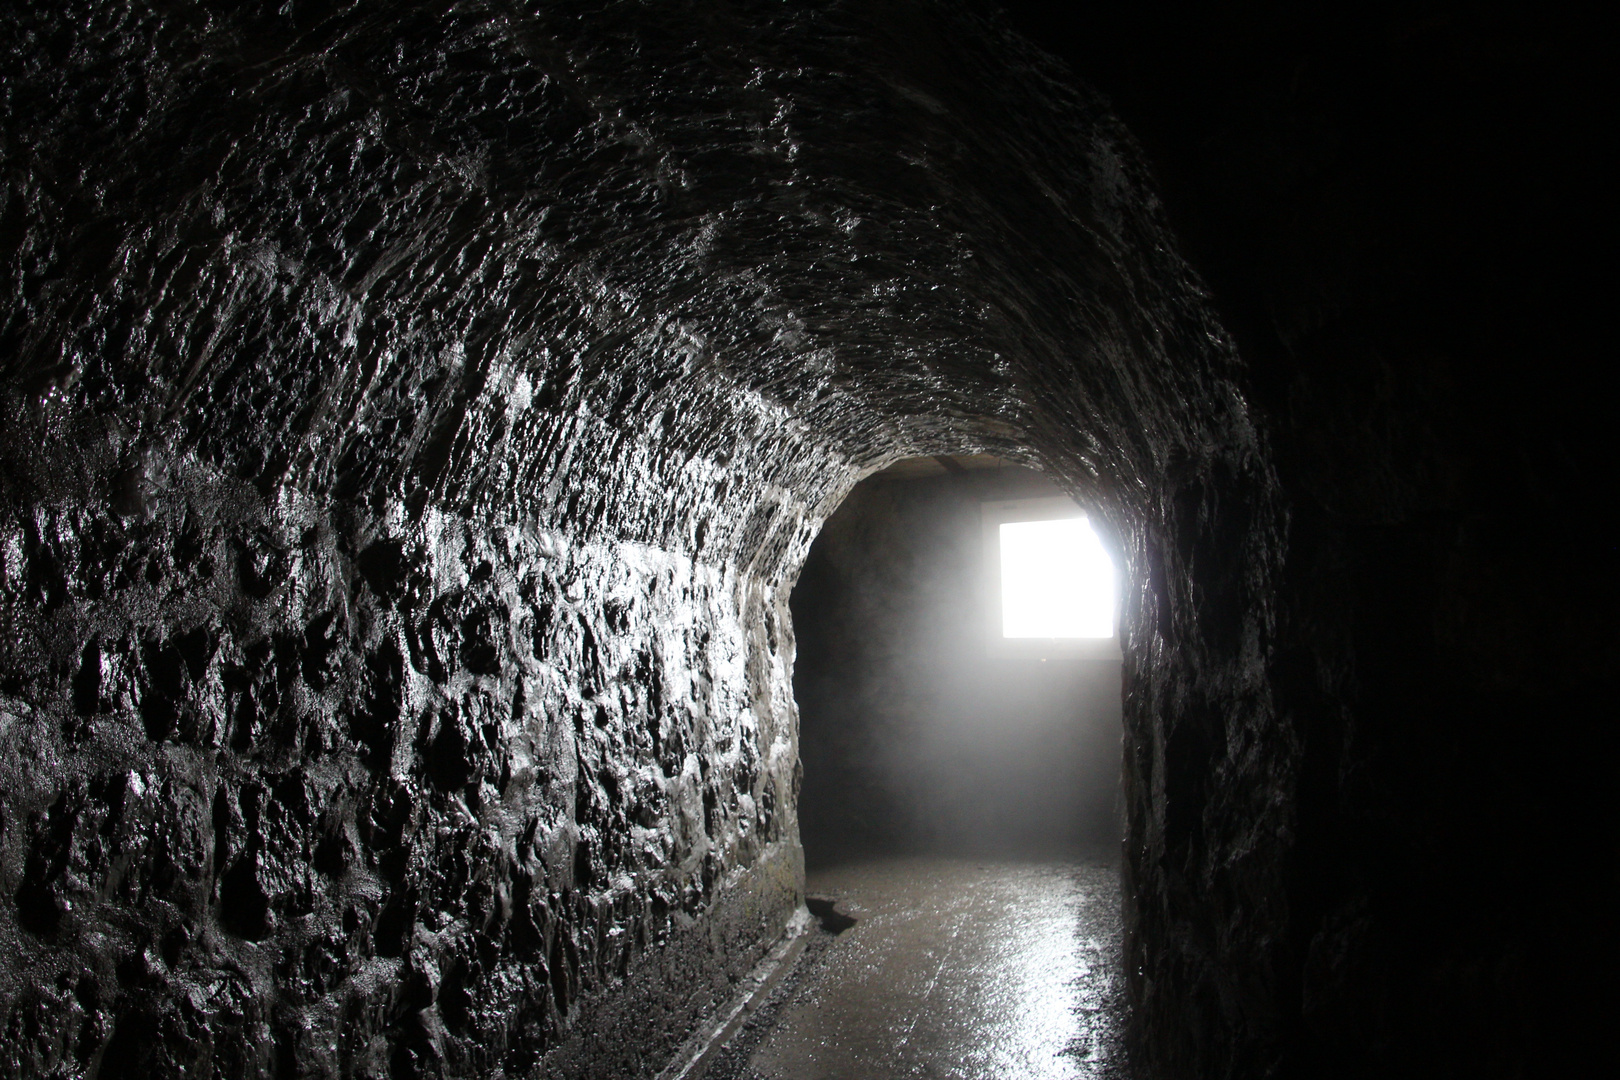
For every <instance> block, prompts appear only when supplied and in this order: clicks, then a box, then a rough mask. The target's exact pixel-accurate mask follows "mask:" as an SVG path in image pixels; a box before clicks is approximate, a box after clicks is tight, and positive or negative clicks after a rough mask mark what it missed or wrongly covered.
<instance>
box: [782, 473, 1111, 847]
mask: <svg viewBox="0 0 1620 1080" xmlns="http://www.w3.org/2000/svg"><path fill="white" fill-rule="evenodd" d="M946 460H947V461H950V462H951V463H952V464H953V465H955V471H950V470H948V469H947V468H946V467H945V466H942V465H939V464H937V463H934V462H933V459H921V460H920V461H908V462H903V463H901V465H900V466H898V467H895V468H891V469H889V470H887V471H885V472H882V473H879V474H877V475H875V476H873V477H870V478H869V479H867V480H866V481H864V482H863V483H862V484H860V485H859V486H858V487H856V488H855V489H854V491H853V492H852V493H851V494H850V496H849V497H848V499H846V500H845V502H844V503H843V504H842V505H841V506H840V507H839V509H838V510H837V512H836V513H834V514H833V515H832V517H831V518H830V519H829V520H828V522H827V524H826V527H825V528H824V529H823V531H822V533H821V535H820V537H819V538H818V539H817V541H816V542H815V544H814V545H813V546H812V547H811V551H810V555H809V558H808V560H807V561H806V564H805V567H804V570H803V572H802V573H801V574H800V577H799V581H798V584H797V586H796V588H795V590H794V592H793V596H792V610H793V615H794V627H795V633H796V635H797V638H798V656H797V659H796V663H795V670H794V689H795V694H796V696H797V698H798V702H799V707H800V753H801V756H802V761H803V767H804V779H803V788H802V791H801V795H800V801H799V809H800V823H801V825H800V827H801V834H802V837H803V842H804V846H805V853H806V859H807V860H808V863H809V864H810V865H811V866H815V865H818V864H823V865H824V864H827V863H829V862H836V861H839V860H841V859H844V858H848V857H852V856H855V855H858V854H872V853H879V852H882V853H917V852H932V853H956V854H975V855H1012V854H1027V853H1046V854H1050V853H1056V852H1077V851H1086V852H1091V853H1104V854H1106V855H1107V856H1108V857H1110V858H1112V857H1115V856H1117V849H1118V843H1119V826H1118V823H1117V822H1118V817H1117V815H1118V790H1119V770H1120V750H1119V747H1120V675H1119V660H1118V651H1117V646H1115V645H1114V643H1113V641H1112V633H1113V628H1112V620H1113V582H1112V579H1111V577H1110V578H1109V579H1108V580H1107V582H1106V587H1104V585H1103V584H1101V583H1099V582H1098V581H1096V580H1093V579H1090V578H1085V579H1082V577H1080V576H1079V575H1078V574H1077V571H1079V570H1081V569H1084V570H1088V571H1094V570H1096V569H1098V567H1097V566H1096V565H1094V564H1097V563H1100V564H1101V566H1102V567H1103V568H1106V569H1109V570H1110V571H1111V567H1110V565H1109V564H1108V562H1107V555H1106V553H1105V552H1104V551H1103V549H1102V545H1101V543H1100V542H1099V541H1098V540H1097V538H1096V533H1095V532H1094V531H1093V530H1092V527H1091V525H1090V524H1089V522H1087V521H1086V519H1085V518H1083V517H1081V516H1079V515H1080V510H1079V509H1078V508H1077V507H1075V506H1074V505H1073V504H1072V503H1070V502H1069V501H1068V500H1067V499H1065V498H1063V497H1061V495H1060V494H1059V493H1058V491H1057V489H1056V487H1055V486H1054V485H1052V483H1051V482H1050V481H1049V480H1047V479H1046V478H1045V477H1044V476H1042V475H1041V474H1039V473H1037V472H1034V471H1032V470H1028V469H1023V468H1019V467H1012V466H1007V465H1005V464H1004V463H1002V462H1000V461H997V460H996V459H994V458H969V459H965V460H966V461H968V462H970V463H971V465H969V466H963V465H961V464H959V463H957V459H946ZM929 464H932V465H933V472H932V474H930V472H929V471H926V470H927V467H928V465H929ZM973 466H977V467H973ZM1020 506H1031V507H1034V510H1033V511H1032V512H1030V513H1032V515H1033V516H1034V517H1035V518H1037V519H1044V520H1036V521H1034V522H1018V521H1016V518H1018V517H1019V516H1020V514H1019V511H1018V508H1019V507H1020ZM1061 507H1067V511H1066V512H1065V513H1066V516H1064V517H1056V516H1054V515H1055V514H1056V513H1057V512H1058V511H1059V509H1060V508H1061ZM1023 516H1030V514H1029V513H1026V514H1025V515H1023ZM1009 521H1010V522H1011V523H1012V530H1011V531H1012V532H1013V535H1014V538H1015V539H1014V541H1013V543H1014V544H1016V543H1018V540H1020V539H1022V538H1023V535H1022V534H1027V533H1030V532H1032V531H1034V530H1038V529H1040V528H1043V527H1044V528H1050V527H1053V526H1056V527H1058V528H1059V529H1067V530H1071V531H1073V530H1076V529H1078V530H1083V533H1084V535H1083V536H1080V537H1067V538H1064V537H1059V538H1058V539H1059V540H1060V541H1061V540H1064V539H1068V540H1075V541H1076V543H1077V544H1078V545H1079V546H1078V548H1077V550H1078V551H1079V556H1083V558H1080V557H1079V556H1076V557H1074V558H1070V557H1069V556H1071V555H1074V554H1075V553H1074V552H1071V551H1068V550H1067V549H1066V548H1065V547H1064V545H1063V544H1062V543H1060V544H1059V550H1054V551H1050V552H1045V554H1048V555H1052V554H1055V555H1057V556H1059V558H1058V559H1057V562H1056V564H1055V569H1054V568H1052V567H1047V568H1045V570H1046V571H1047V573H1049V574H1050V573H1056V574H1057V575H1058V576H1057V578H1051V577H1046V578H1042V577H1041V576H1040V572H1041V570H1042V567H1041V565H1040V561H1039V560H1038V559H1036V558H1035V557H1034V556H1036V555H1039V554H1042V552H1036V551H1026V550H1024V547H1027V546H1028V545H1022V546H1019V547H1016V548H1014V549H1013V550H1012V551H1011V552H1008V550H1007V547H1006V546H1004V545H1007V543H1008V542H1007V540H1006V533H1007V531H1008V529H1007V525H1008V523H1009ZM1038 540H1039V538H1038ZM998 541H999V544H998ZM1080 541H1084V542H1083V543H1080ZM1037 546H1047V547H1050V546H1051V544H1050V541H1049V540H1039V543H1038V545H1037ZM1007 554H1011V555H1013V556H1014V557H1013V558H1012V560H1011V561H1010V562H1009V561H1008V560H1007V558H1006V557H1005V556H1006V555H1007ZM1030 574H1035V578H1034V579H1032V580H1027V581H1026V580H1024V578H1025V577H1027V576H1029V575H1030ZM1066 577H1067V578H1073V580H1069V581H1067V582H1065V581H1064V580H1061V579H1063V578H1066ZM1009 589H1011V590H1013V591H1011V592H1009V591H1008V590H1009ZM1098 592H1106V593H1107V595H1106V597H1102V598H1101V599H1102V600H1103V601H1104V604H1105V606H1104V607H1103V608H1102V611H1101V614H1099V613H1098V611H1097V610H1093V609H1088V608H1084V607H1081V608H1078V609H1077V608H1075V607H1074V604H1078V603H1082V602H1084V601H1086V600H1088V599H1089V600H1091V601H1093V602H1094V606H1095V602H1096V601H1097V600H1099V597H1098V596H1096V595H1090V596H1088V595H1087V594H1088V593H1092V594H1095V593H1098ZM1009 596H1011V597H1013V598H1014V600H1016V601H1017V602H1018V603H1020V604H1022V605H1023V606H1022V607H1020V608H1017V609H1013V610H1012V615H1013V616H1015V617H1017V618H1018V619H1019V620H1021V621H1017V622H1013V623H1009V622H1007V621H1006V619H1007V617H1008V609H1006V603H1007V598H1008V597H1009ZM1054 598H1057V599H1062V600H1064V601H1065V604H1061V605H1059V606H1058V607H1057V608H1055V609H1052V610H1050V611H1045V612H1043V611H1039V610H1036V609H1035V608H1034V607H1032V606H1031V604H1032V602H1033V600H1035V599H1039V600H1044V601H1050V600H1052V599H1054ZM1043 618H1044V619H1045V620H1046V621H1044V622H1040V623H1039V625H1037V624H1036V622H1037V621H1039V620H1040V619H1043ZM1032 620H1035V621H1032ZM1071 623H1072V624H1073V625H1072V626H1071V625H1069V624H1071ZM1103 644H1106V646H1107V648H1106V649H1101V648H1097V646H1099V645H1103ZM1087 646H1090V648H1089V649H1087V648H1086V647H1087Z"/></svg>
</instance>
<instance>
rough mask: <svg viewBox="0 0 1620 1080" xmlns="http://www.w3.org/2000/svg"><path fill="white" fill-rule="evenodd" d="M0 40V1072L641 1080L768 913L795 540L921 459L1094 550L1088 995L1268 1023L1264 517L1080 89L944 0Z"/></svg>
mask: <svg viewBox="0 0 1620 1080" xmlns="http://www.w3.org/2000/svg"><path fill="white" fill-rule="evenodd" d="M0 41H3V42H4V43H5V44H4V46H3V48H4V56H3V59H0V81H3V84H4V86H5V94H4V97H3V98H0V155H3V156H4V158H5V160H6V162H7V169H6V172H5V175H4V186H3V189H0V267H3V272H4V276H5V289H6V304H5V307H4V310H3V312H0V379H3V390H4V397H3V402H0V410H3V411H0V475H3V481H0V739H3V747H4V754H3V758H0V1022H3V1024H4V1027H3V1029H0V1030H3V1038H0V1072H3V1073H4V1074H6V1075H20V1076H42V1075H93V1074H94V1075H101V1076H162V1075H189V1076H204V1075H219V1076H233V1077H234V1076H260V1075H262V1076H271V1075H275V1076H284V1075H318V1076H385V1075H391V1076H412V1075H424V1076H447V1077H493V1076H501V1075H505V1076H531V1075H539V1074H541V1073H544V1074H545V1075H560V1076H573V1075H581V1076H612V1077H619V1076H634V1075H650V1074H651V1073H653V1072H656V1070H657V1069H658V1068H660V1067H661V1066H662V1065H663V1063H664V1061H665V1060H666V1055H667V1054H668V1052H669V1051H670V1050H671V1049H672V1048H673V1047H674V1046H675V1045H676V1043H677V1042H678V1041H679V1039H680V1038H681V1037H682V1035H684V1033H685V1032H686V1030H687V1029H688V1028H689V1026H690V1024H691V1022H692V1020H693V1018H694V1017H695V1016H696V1015H697V1014H698V1013H699V1012H700V1011H701V1010H702V1009H703V1008H704V1007H705V1006H706V1005H707V1004H708V1003H709V1002H710V1001H711V1000H713V999H714V998H715V997H716V996H718V995H723V994H724V993H725V992H726V988H727V986H728V985H729V980H731V979H733V978H735V977H736V976H737V975H738V974H739V973H740V972H743V971H745V970H746V969H747V968H748V967H749V966H750V965H751V963H752V962H753V961H754V959H755V958H756V957H758V956H759V955H760V954H761V953H762V951H763V950H764V949H765V948H767V947H768V946H769V944H770V943H771V941H772V940H773V938H774V936H775V934H776V932H777V930H778V928H779V927H780V926H781V925H782V923H783V921H784V920H785V919H786V918H787V916H788V914H789V912H790V911H791V910H792V909H793V908H794V907H795V906H796V904H797V902H798V897H799V891H800V889H801V887H802V886H801V881H802V871H801V869H800V861H799V857H798V848H797V827H796V823H795V821H794V816H793V815H794V809H793V808H794V799H795V795H796V792H795V780H794V775H795V774H794V770H795V765H796V760H797V752H796V747H795V725H796V719H795V715H794V707H793V704H792V698H791V664H792V649H793V641H792V632H791V627H790V625H789V620H788V617H787V605H786V596H787V592H786V590H787V589H788V588H790V587H791V584H792V581H793V578H794V576H795V574H796V573H797V567H798V565H799V564H800V562H801V561H802V559H803V557H804V553H805V551H806V549H807V546H808V544H809V541H810V539H811V538H812V537H813V535H814V534H815V531H816V529H817V528H818V527H819V524H820V522H821V520H822V519H823V518H824V517H825V516H826V515H827V514H828V513H829V512H830V511H831V509H832V508H833V507H834V506H836V504H837V502H838V500H839V499H840V498H841V497H842V495H843V493H844V492H846V491H847V490H848V489H849V487H850V486H851V485H852V484H853V483H854V482H855V481H856V480H857V479H858V478H859V477H860V476H861V475H864V474H865V473H867V472H869V471H870V470H872V469H874V468H877V467H879V466H881V465H882V464H884V463H886V462H888V461H890V460H893V459H895V458H897V457H900V456H904V455H908V454H919V453H956V452H969V451H984V452H992V453H997V454H1000V455H1002V456H1005V457H1010V458H1013V459H1016V460H1020V461H1024V462H1028V463H1031V464H1037V465H1040V466H1042V467H1043V468H1045V469H1046V470H1047V471H1048V472H1050V473H1051V474H1052V475H1054V476H1055V477H1057V478H1059V480H1060V482H1061V483H1062V484H1063V485H1064V486H1065V487H1066V488H1068V489H1069V490H1070V491H1072V492H1074V493H1075V494H1077V495H1079V496H1082V497H1085V498H1087V499H1089V500H1091V501H1092V502H1093V503H1094V504H1096V505H1098V506H1099V508H1100V515H1101V519H1103V520H1105V521H1106V522H1107V523H1108V526H1109V527H1110V528H1111V529H1112V533H1113V540H1114V542H1115V543H1116V544H1117V546H1118V549H1119V550H1120V552H1121V553H1122V555H1123V557H1124V559H1125V561H1126V563H1127V565H1128V568H1129V578H1130V580H1131V581H1132V582H1133V589H1132V592H1131V594H1130V595H1129V597H1128V598H1127V601H1126V602H1127V621H1128V623H1129V626H1130V627H1131V630H1130V634H1129V637H1128V640H1127V642H1126V646H1127V657H1128V659H1127V662H1126V677H1127V682H1128V692H1127V699H1126V724H1127V728H1128V746H1127V758H1128V764H1127V783H1128V797H1129V802H1130V812H1131V822H1132V824H1131V839H1130V841H1129V850H1128V852H1127V861H1128V874H1129V877H1128V883H1129V886H1130V889H1131V890H1132V891H1133V895H1134V897H1135V902H1134V907H1133V909H1132V910H1131V911H1129V912H1128V913H1127V923H1128V930H1129V933H1130V935H1131V939H1130V945H1129V950H1130V953H1129V955H1130V966H1129V974H1130V979H1131V989H1132V993H1133V995H1134V1000H1135V1003H1136V1008H1137V1011H1136V1014H1135V1021H1134V1023H1135V1024H1136V1028H1135V1031H1136V1036H1135V1037H1136V1038H1137V1041H1138V1043H1139V1044H1140V1045H1142V1046H1144V1047H1149V1048H1161V1047H1162V1048H1163V1049H1162V1051H1161V1050H1160V1049H1154V1050H1153V1052H1154V1053H1162V1054H1163V1060H1164V1062H1166V1063H1167V1064H1166V1066H1165V1067H1166V1068H1174V1069H1178V1070H1182V1071H1184V1072H1185V1074H1186V1075H1194V1074H1195V1073H1196V1074H1199V1075H1211V1076H1212V1075H1218V1074H1220V1072H1221V1071H1222V1070H1225V1069H1230V1068H1232V1067H1235V1066H1234V1064H1233V1063H1234V1062H1236V1063H1239V1064H1242V1063H1244V1062H1251V1061H1263V1060H1265V1059H1266V1055H1267V1054H1268V1053H1269V1050H1268V1048H1269V1047H1270V1046H1271V1045H1272V1044H1273V1041H1274V1039H1275V1037H1276V1031H1275V1026H1274V1025H1272V1026H1268V1022H1267V1020H1266V1015H1267V1014H1266V1011H1265V1005H1264V1003H1265V1001H1266V1000H1267V997H1268V995H1270V994H1272V993H1274V992H1279V991H1278V985H1279V979H1280V978H1281V977H1280V976H1279V975H1278V974H1277V971H1278V964H1277V962H1276V957H1275V955H1274V954H1275V951H1276V949H1277V948H1278V945H1277V943H1278V942H1279V941H1280V940H1281V939H1282V938H1283V937H1284V936H1285V932H1286V927H1287V921H1288V917H1289V914H1288V911H1287V902H1286V898H1285V890H1284V889H1282V888H1281V887H1280V884H1279V883H1280V880H1281V874H1282V867H1283V866H1284V864H1285V856H1286V853H1287V847H1288V844H1289V835H1290V834H1289V821H1290V815H1291V813H1292V810H1291V802H1290V795H1289V792H1290V784H1291V782H1292V777H1293V770H1294V754H1293V752H1292V750H1291V747H1292V745H1293V744H1292V743H1291V741H1290V736H1289V735H1288V732H1287V731H1286V730H1284V729H1283V728H1282V727H1281V726H1280V725H1279V724H1278V722H1277V713H1276V709H1275V708H1274V706H1273V704H1272V702H1271V700H1270V697H1269V690H1268V683H1267V678H1266V676H1267V667H1266V665H1267V662H1268V661H1267V658H1268V656H1269V650H1270V649H1271V640H1270V635H1271V626H1272V620H1273V618H1274V615H1275V613H1274V612H1273V611H1272V610H1271V607H1270V603H1269V601H1268V596H1269V595H1270V594H1269V592H1268V590H1269V589H1270V587H1271V582H1272V578H1273V576H1274V574H1275V570H1276V560H1277V558H1278V556H1279V552H1280V546H1281V532H1280V530H1281V522H1282V515H1281V513H1280V511H1279V510H1278V508H1277V501H1276V497H1275V485H1274V483H1273V481H1272V479H1271V473H1270V469H1269V465H1268V464H1267V460H1266V457H1265V453H1264V446H1263V443H1262V440H1261V437H1260V435H1259V434H1258V433H1257V430H1256V427H1255V425H1254V423H1253V422H1252V420H1251V418H1250V415H1249V411H1248V408H1247V406H1246V404H1245V402H1244V401H1243V398H1242V396H1241V395H1240V393H1239V392H1238V390H1237V383H1236V380H1237V378H1238V369H1237V366H1236V361H1235V358H1234V356H1233V354H1232V351H1231V348H1230V346H1229V344H1228V342H1227V340H1226V338H1225V337H1224V335H1223V334H1222V333H1221V331H1220V329H1219V327H1217V326H1216V325H1215V324H1214V322H1213V321H1212V320H1211V319H1210V317H1209V316H1208V315H1207V314H1206V311H1205V308H1204V305H1203V298H1202V292H1201V289H1200V287H1199V286H1198V284H1197V282H1196V280H1195V279H1194V278H1193V276H1192V275H1191V273H1190V272H1189V271H1188V270H1187V268H1186V267H1185V265H1184V264H1183V263H1182V262H1181V261H1180V259H1179V258H1178V257H1177V256H1176V255H1175V253H1174V247H1173V244H1172V243H1171V240H1170V238H1169V236H1168V233H1167V231H1166V229H1165V227H1164V225H1163V223H1162V221H1161V219H1160V214H1159V210H1158V205H1157V202H1156V200H1155V199H1154V197H1153V196H1152V194H1151V191H1150V190H1149V189H1148V187H1147V185H1146V183H1145V180H1144V177H1143V172H1142V169H1141V167H1140V166H1139V164H1138V158H1137V155H1136V153H1135V151H1134V150H1133V148H1132V147H1131V145H1130V142H1129V140H1128V138H1127V137H1126V136H1125V134H1124V133H1123V131H1122V130H1121V129H1120V128H1119V126H1118V124H1117V123H1116V122H1115V121H1113V120H1112V119H1111V118H1110V117H1109V116H1108V115H1107V113H1106V112H1105V111H1104V110H1103V109H1102V108H1101V107H1100V105H1099V104H1098V103H1097V102H1096V101H1095V100H1093V99H1092V98H1090V97H1088V96H1086V95H1085V94H1083V93H1082V92H1080V91H1078V90H1075V89H1073V88H1072V87H1070V86H1069V85H1068V84H1067V83H1066V82H1065V81H1064V79H1063V77H1062V75H1061V73H1059V72H1058V71H1056V70H1055V69H1054V68H1053V67H1051V66H1050V65H1048V63H1047V62H1046V61H1044V60H1042V59H1041V58H1040V57H1039V56H1037V55H1035V54H1033V53H1031V52H1029V51H1028V50H1027V49H1025V48H1024V47H1022V46H1020V45H1018V44H1017V43H1016V42H1015V41H1013V40H1011V39H1009V38H1007V37H1006V36H1005V35H1003V34H1002V33H1001V32H1000V31H999V30H997V29H996V28H995V27H994V26H991V25H988V24H984V23H982V22H979V21H978V20H977V19H976V18H975V17H973V16H971V15H969V14H966V13H965V12H963V11H959V10H957V9H956V8H954V7H951V6H949V5H939V4H917V5H911V4H906V3H898V4H894V5H888V6H881V7H872V6H868V5H862V4H850V5H841V4H827V5H802V6H801V5H795V6H789V7H783V6H779V5H774V4H759V5H752V4H744V5H740V6H738V7H736V8H735V9H728V10H727V11H726V12H725V13H723V14H722V13H719V12H717V11H716V10H715V9H713V8H711V7H710V6H708V5H703V4H696V3H693V4H679V3H677V4H671V5H661V6H658V7H655V8H648V7H645V6H642V5H638V4H615V3H602V4H578V5H575V4H560V5H545V6H541V7H539V8H538V9H535V10H531V9H528V8H521V7H519V6H515V5H509V4H505V3H495V2H489V3H481V2H472V3H467V4H461V5H456V6H455V7H454V8H453V9H447V8H446V6H445V5H439V4H431V5H430V4H411V3H392V4H384V3H332V4H326V3H313V2H312V3H303V2H298V3H293V4H289V5H283V6H281V7H279V8H274V9H272V8H270V7H268V6H267V7H265V8H264V9H262V10H258V11H248V10H244V11H241V12H235V11H230V12H228V11H226V10H225V9H222V8H219V7H218V6H217V5H209V6H188V5H180V4H176V5H157V4H150V5H148V4H142V3H138V2H130V3H118V2H112V0H108V2H92V0H80V2H76V3H75V2H63V3H56V4H50V5H35V6H26V5H13V6H11V7H9V8H8V9H7V11H6V12H5V13H4V14H3V15H0ZM1212 986H1213V987H1216V988H1217V990H1218V992H1217V993H1215V994H1214V996H1213V997H1212V996H1211V994H1210V987H1212ZM1195 989H1196V990H1197V996H1196V998H1195V996H1194V990H1195ZM1212 1000H1218V1001H1221V1002H1226V1003H1231V1002H1240V1003H1255V1002H1258V1003H1259V1004H1258V1005H1255V1006H1254V1007H1253V1008H1250V1007H1248V1006H1247V1005H1244V1006H1242V1007H1239V1008H1229V1007H1227V1006H1226V1005H1222V1006H1220V1007H1219V1008H1214V1007H1210V1006H1208V1004H1207V1003H1208V1002H1209V1001H1212ZM1199 1055H1203V1056H1202V1057H1200V1056H1199ZM1148 1063H1149V1064H1152V1062H1151V1061H1149V1062H1148ZM1205 1065H1208V1066H1209V1068H1207V1069H1206V1068H1204V1066H1205ZM98 1070H99V1071H98ZM1187 1070H1192V1071H1187ZM1200 1070H1201V1071H1200Z"/></svg>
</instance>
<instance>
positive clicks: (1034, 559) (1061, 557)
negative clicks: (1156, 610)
mask: <svg viewBox="0 0 1620 1080" xmlns="http://www.w3.org/2000/svg"><path fill="white" fill-rule="evenodd" d="M1001 634H1002V636H1003V637H1009V638H1111V637H1113V636H1114V564H1113V562H1112V560H1110V559H1109V558H1108V553H1107V552H1106V551H1104V550H1103V546H1102V541H1100V540H1098V539H1097V534H1096V532H1095V531H1093V530H1092V528H1091V523H1090V522H1089V521H1087V520H1086V519H1085V518H1083V517H1071V518H1058V519H1055V520H1050V521H1009V522H1004V523H1002V526H1001Z"/></svg>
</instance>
